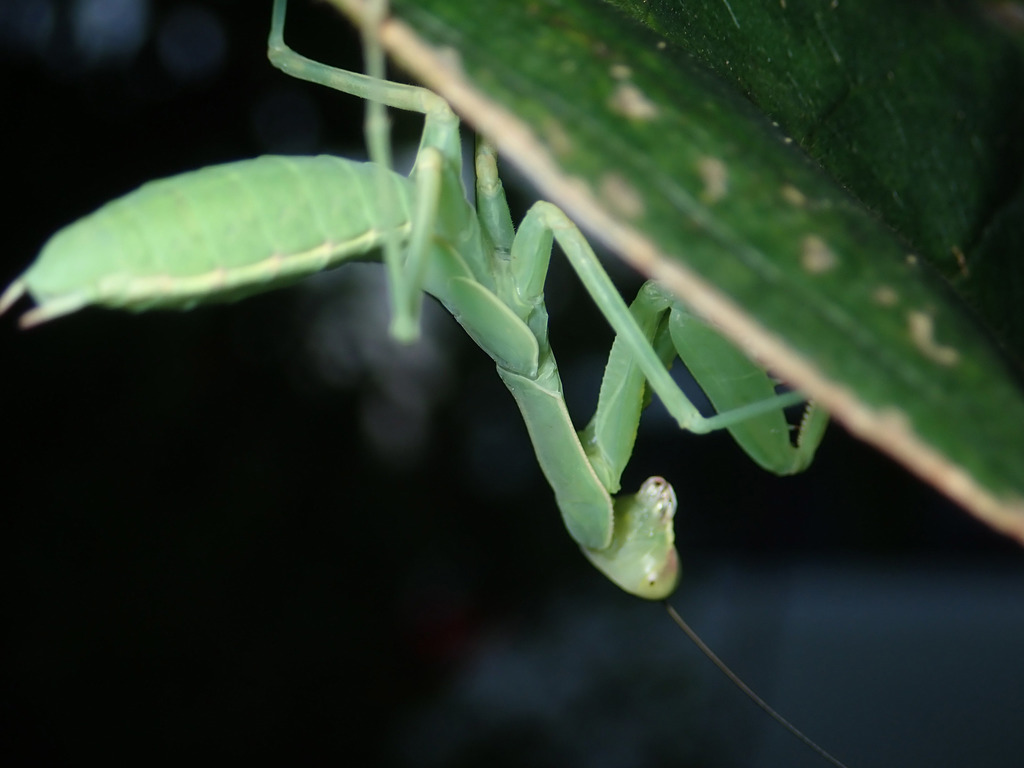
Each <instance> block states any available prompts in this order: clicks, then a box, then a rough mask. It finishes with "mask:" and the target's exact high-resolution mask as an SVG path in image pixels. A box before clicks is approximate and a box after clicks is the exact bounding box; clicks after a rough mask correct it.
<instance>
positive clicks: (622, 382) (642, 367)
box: [477, 147, 825, 599]
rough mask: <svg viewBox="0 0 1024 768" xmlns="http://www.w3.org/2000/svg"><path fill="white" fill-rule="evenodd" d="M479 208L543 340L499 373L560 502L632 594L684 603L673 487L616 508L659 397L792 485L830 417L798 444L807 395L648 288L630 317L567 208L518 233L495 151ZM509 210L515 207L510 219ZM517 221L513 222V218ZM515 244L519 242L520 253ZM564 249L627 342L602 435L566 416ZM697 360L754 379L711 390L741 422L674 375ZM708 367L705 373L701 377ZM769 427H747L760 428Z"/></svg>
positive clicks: (485, 167)
mask: <svg viewBox="0 0 1024 768" xmlns="http://www.w3.org/2000/svg"><path fill="white" fill-rule="evenodd" d="M477 173H478V205H479V206H480V218H481V221H482V222H488V221H491V222H496V223H492V224H484V228H485V231H488V232H489V233H490V234H491V236H492V237H493V238H494V239H495V242H496V243H497V244H498V246H499V251H500V250H502V249H504V248H507V249H508V252H509V253H510V258H509V260H508V264H507V267H506V268H505V269H504V270H503V275H504V280H499V282H498V288H497V290H498V295H499V296H501V297H502V299H503V301H504V302H505V304H506V306H508V307H511V308H512V309H513V310H514V311H516V312H517V313H518V315H519V316H520V319H521V320H522V321H523V322H524V323H526V324H527V325H528V326H529V327H530V329H531V331H532V332H533V333H534V334H535V336H536V338H537V343H538V350H539V366H538V367H537V369H536V372H534V371H531V370H514V369H510V368H509V367H508V366H503V365H502V364H501V363H500V362H499V365H498V372H499V374H500V375H501V377H502V379H503V380H504V381H505V384H506V385H507V386H508V388H509V390H510V391H511V392H512V394H513V396H514V397H515V398H516V401H517V403H518V404H519V408H520V411H521V412H522V415H523V418H524V421H525V422H526V425H527V429H528V431H529V433H530V437H531V440H532V441H533V445H534V450H535V452H536V454H537V458H538V461H539V463H540V465H541V468H542V470H543V472H544V474H545V476H546V478H547V480H548V482H549V484H550V485H551V487H552V489H553V490H554V492H555V497H556V500H557V502H558V506H559V509H560V510H561V513H562V518H563V520H564V521H565V525H566V527H567V528H568V530H569V532H570V534H571V535H572V536H573V538H574V539H575V540H576V541H577V542H578V543H579V544H580V545H581V547H582V548H583V551H584V553H585V554H586V555H587V557H588V558H589V559H590V560H591V562H592V563H594V565H595V566H597V567H598V569H600V570H601V571H602V572H603V573H604V574H605V575H606V576H608V577H609V578H610V579H611V580H612V581H614V582H615V583H616V584H618V585H619V586H620V587H622V588H623V589H625V590H626V591H628V592H631V593H633V594H636V595H639V596H641V597H648V598H652V599H657V598H661V597H664V596H666V595H668V594H670V593H671V592H672V590H673V589H674V588H675V585H676V583H677V581H678V556H677V554H676V552H675V547H674V535H673V531H672V516H673V514H674V511H675V506H676V499H675V494H674V491H673V489H672V487H671V485H669V484H668V483H667V482H665V481H664V480H662V479H661V478H651V479H650V480H648V481H647V482H646V483H644V485H643V486H642V488H641V489H640V491H639V492H638V493H637V494H635V495H631V496H624V497H621V498H618V499H615V500H614V501H613V500H612V498H611V494H612V493H615V492H617V491H618V490H619V486H620V478H621V475H622V471H623V469H624V468H625V465H626V463H627V461H628V459H629V456H630V455H631V454H632V450H633V443H634V441H635V438H636V431H637V425H638V423H639V419H640V414H641V412H642V410H643V406H644V404H645V401H646V391H647V387H648V386H650V387H651V389H653V390H654V391H655V392H656V393H657V394H658V396H659V397H660V398H661V399H662V401H663V402H664V403H665V405H666V407H667V408H668V410H669V412H670V413H671V414H672V415H673V416H674V417H675V418H676V420H677V421H678V423H679V424H680V426H681V427H682V428H684V429H689V430H690V431H693V432H707V431H710V430H712V429H719V428H731V429H732V430H733V431H734V436H735V437H736V438H737V440H738V441H739V442H740V445H741V446H742V447H744V449H745V450H747V451H748V453H750V454H751V455H752V456H753V457H754V458H755V460H757V461H758V463H761V464H762V465H763V466H767V467H768V468H770V469H772V470H773V471H776V472H777V473H780V474H784V473H787V472H790V471H794V468H795V467H800V466H802V465H805V464H806V463H807V461H809V459H810V457H811V456H812V455H813V451H814V448H815V447H816V446H817V442H818V441H819V440H820V437H821V432H822V430H823V428H824V423H825V422H824V416H823V414H817V415H812V416H811V417H810V418H809V419H808V420H807V422H806V425H807V426H808V427H809V429H805V430H804V433H805V434H807V435H808V439H806V440H804V441H800V440H798V441H797V443H796V444H795V445H794V444H793V443H792V442H790V438H789V430H788V426H786V425H785V419H784V418H783V416H782V414H781V410H780V409H781V408H782V407H784V406H786V405H789V404H792V403H795V402H799V401H800V400H802V399H803V398H802V397H801V396H800V395H796V394H789V395H783V396H776V395H775V393H774V386H773V384H772V382H771V381H770V380H769V379H767V377H766V376H765V374H764V372H763V371H759V370H758V369H757V368H756V367H755V366H754V365H753V364H752V363H750V362H749V361H748V360H747V359H746V358H745V357H743V356H742V355H741V354H740V353H739V352H737V351H736V350H735V349H734V348H733V347H732V345H730V344H729V343H728V342H727V341H726V340H724V339H722V338H721V337H720V336H718V335H717V334H715V333H714V332H712V331H710V329H707V332H706V333H704V334H703V336H701V335H699V333H700V329H701V328H703V329H706V326H702V325H694V323H695V322H697V321H695V319H694V318H693V317H692V316H691V315H689V313H686V312H685V310H683V309H682V308H681V307H680V306H679V305H678V303H677V302H675V300H674V299H673V298H672V297H671V296H669V295H668V294H666V293H665V292H663V291H661V290H660V289H659V288H658V287H657V286H656V285H655V284H653V283H648V284H647V285H646V286H645V287H644V289H643V290H641V292H640V295H639V296H638V298H637V300H636V301H635V302H634V304H633V306H632V307H631V308H629V307H627V306H626V304H625V302H624V301H623V299H622V297H621V296H620V295H619V293H618V291H617V290H616V289H615V287H614V285H613V284H612V282H611V280H610V279H609V277H608V275H607V274H606V273H605V271H604V269H603V268H602V267H601V265H600V263H599V261H598V260H597V257H596V255H595V254H594V252H593V250H592V249H591V247H590V245H589V244H588V243H587V241H586V239H585V238H584V237H583V235H582V233H581V232H580V231H579V230H578V229H577V228H576V227H575V225H573V224H572V222H571V221H570V220H569V219H568V218H567V217H566V216H565V214H564V213H562V211H560V210H559V209H558V208H556V207H555V206H553V205H551V204H549V203H543V202H542V203H537V204H536V205H534V207H533V208H531V209H530V211H529V212H528V213H527V215H526V217H525V218H524V220H523V222H522V224H521V225H520V228H519V232H518V234H516V235H515V238H514V239H511V234H510V232H511V229H510V227H506V226H505V224H504V220H503V218H502V216H501V213H500V211H501V208H502V205H501V204H502V203H503V197H502V196H500V184H499V183H498V182H497V169H496V167H495V165H494V156H493V152H490V151H489V150H488V149H487V148H486V147H484V148H483V149H482V150H481V151H479V152H478V155H477ZM505 210H506V211H507V208H505ZM505 215H506V216H507V213H506V214H505ZM510 240H511V242H509V241H510ZM554 240H557V242H558V243H559V245H560V246H561V247H562V250H563V251H564V252H565V253H566V255H567V257H568V259H569V261H570V263H571V264H572V266H573V268H574V270H575V271H576V273H577V274H578V275H579V277H580V279H581V280H582V282H583V284H584V285H585V287H586V288H587V290H588V292H589V293H590V294H591V297H592V298H593V299H594V301H595V302H596V303H597V305H598V307H599V308H600V310H601V311H602V313H603V314H604V315H605V317H606V318H607V319H608V321H609V323H610V324H611V326H612V327H613V328H614V329H615V331H616V333H617V337H616V341H615V344H614V345H613V348H612V352H611V355H610V357H609V363H608V366H607V369H606V372H605V377H604V380H603V382H602V386H601V396H600V400H599V403H598V409H597V412H596V413H595V416H594V418H593V419H592V421H591V424H590V426H588V428H587V429H586V430H584V431H583V432H582V433H580V434H577V433H576V431H575V428H574V426H573V424H572V420H571V419H570V417H569V414H568V411H567V409H566V407H565V402H564V399H563V396H562V389H561V381H560V379H559V376H558V369H557V365H556V363H555V359H554V355H553V354H552V352H551V349H550V345H549V344H548V339H547V311H546V309H545V306H544V298H543V289H544V278H545V276H546V272H547V266H548V262H549V260H550V254H551V247H552V242H553V241H554ZM680 346H685V347H686V351H685V353H686V354H688V355H690V356H692V357H695V358H700V359H703V360H704V361H705V362H706V365H705V366H704V367H710V368H711V369H712V370H714V365H715V361H717V360H718V359H720V358H721V359H725V358H729V359H731V360H732V361H733V362H734V363H739V364H740V368H741V369H742V375H738V376H735V377H733V378H735V381H734V380H733V378H730V377H726V379H724V380H718V381H712V380H710V379H709V377H704V378H705V380H706V383H705V382H702V384H703V385H704V386H705V387H706V388H707V389H709V390H711V391H712V392H714V397H713V402H715V403H716V405H718V406H719V407H721V404H722V403H728V405H729V406H730V407H731V408H732V410H730V411H726V412H721V413H719V414H718V415H716V416H713V417H704V416H702V415H701V414H700V412H699V411H698V410H697V408H696V407H695V406H694V405H693V404H692V403H691V402H690V401H689V400H688V399H687V398H686V396H685V395H684V394H683V392H682V390H680V389H679V387H678V386H677V385H676V384H675V382H674V381H673V380H672V378H671V376H669V374H668V370H667V366H668V365H669V364H670V363H671V361H672V360H673V359H674V358H675V357H676V355H677V354H680V352H681V350H680V349H679V347H680ZM694 367H698V368H700V366H694ZM755 418H764V419H769V420H770V423H769V424H768V425H767V426H770V427H771V428H772V429H774V428H775V427H777V422H781V424H782V425H783V427H782V428H781V429H776V430H775V431H774V433H770V434H769V435H768V436H767V438H765V437H764V434H763V433H764V430H765V426H766V425H765V424H761V425H759V426H758V427H756V428H754V429H750V428H747V427H742V426H741V425H742V424H744V423H745V422H749V421H750V420H751V419H755Z"/></svg>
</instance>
